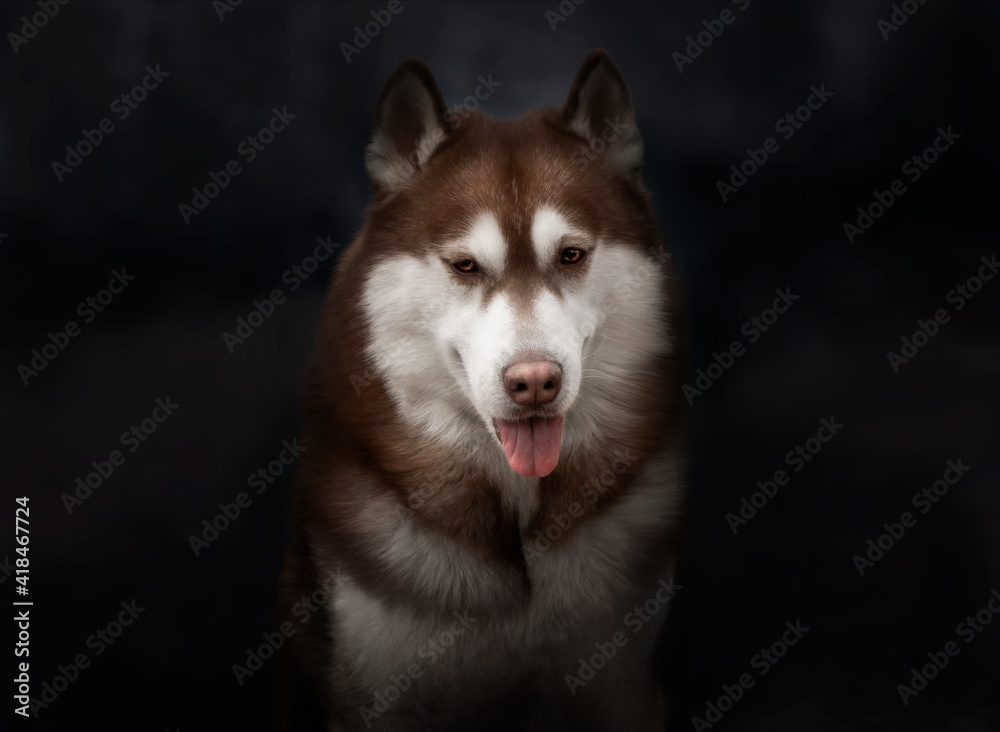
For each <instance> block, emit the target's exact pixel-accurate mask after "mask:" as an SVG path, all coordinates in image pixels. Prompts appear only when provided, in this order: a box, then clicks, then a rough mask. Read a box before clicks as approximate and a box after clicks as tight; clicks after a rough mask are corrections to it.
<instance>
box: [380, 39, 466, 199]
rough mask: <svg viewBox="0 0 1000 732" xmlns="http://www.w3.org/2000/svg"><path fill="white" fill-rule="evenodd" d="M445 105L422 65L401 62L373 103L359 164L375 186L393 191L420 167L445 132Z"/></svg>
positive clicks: (420, 63) (439, 91)
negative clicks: (370, 133)
mask: <svg viewBox="0 0 1000 732" xmlns="http://www.w3.org/2000/svg"><path fill="white" fill-rule="evenodd" d="M446 113H447V107H446V106H445V103H444V97H443V96H442V95H441V89H439V88H438V85H437V81H435V79H434V75H433V74H432V73H431V70H430V69H429V68H427V64H425V63H424V62H423V61H421V60H420V59H419V58H416V57H413V58H409V59H407V60H406V61H403V62H402V63H401V64H399V66H397V67H396V70H395V71H393V72H392V76H390V77H389V80H388V81H387V82H386V83H385V87H383V89H382V94H381V96H380V97H379V99H378V102H377V103H376V105H375V119H374V120H373V123H372V124H373V127H374V134H373V136H372V141H371V143H370V144H369V145H368V149H367V151H366V152H365V167H366V168H367V169H368V174H369V175H370V176H371V177H372V182H373V183H374V184H375V188H376V190H388V191H394V190H397V189H399V188H401V187H402V186H404V185H405V184H406V183H407V181H409V179H410V178H411V177H412V176H413V175H415V174H416V173H417V172H419V171H420V170H421V168H422V167H423V166H424V165H425V164H426V163H427V160H428V159H429V158H430V156H431V154H432V153H433V152H434V150H435V149H437V147H438V145H440V144H441V143H442V142H443V141H444V139H445V137H446V135H447V133H446V130H447V129H448V128H447V126H446V125H445V114H446Z"/></svg>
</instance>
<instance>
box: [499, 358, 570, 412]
mask: <svg viewBox="0 0 1000 732" xmlns="http://www.w3.org/2000/svg"><path fill="white" fill-rule="evenodd" d="M503 385H504V388H505V389H506V390H507V393H508V394H509V395H510V398H511V399H513V400H514V401H515V402H516V403H517V404H520V405H521V406H522V407H541V406H543V405H545V404H551V403H552V402H554V401H555V398H556V397H557V396H559V389H560V387H561V386H562V367H561V366H560V365H559V364H557V363H555V362H554V361H522V362H520V363H513V364H511V365H510V366H508V367H507V368H506V369H504V372H503Z"/></svg>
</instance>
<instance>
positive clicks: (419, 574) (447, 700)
mask: <svg viewBox="0 0 1000 732" xmlns="http://www.w3.org/2000/svg"><path fill="white" fill-rule="evenodd" d="M642 159H643V146H642V140H641V137H640V136H639V133H638V131H637V129H636V123H635V113H634V110H633V107H632V103H631V99H630V95H629V91H628V89H627V87H626V84H625V81H624V79H623V78H622V75H621V73H620V72H619V70H618V69H617V67H616V66H615V65H614V64H613V63H612V61H611V58H610V57H609V56H608V54H607V53H606V52H605V51H604V50H602V49H596V50H594V51H592V52H591V53H590V54H589V55H588V56H587V57H586V59H585V60H584V62H583V64H582V66H581V67H580V69H579V71H578V72H577V74H576V77H575V79H574V81H573V82H572V85H571V87H570V89H569V94H568V97H567V98H566V101H565V103H564V104H563V106H562V108H561V109H545V110H535V111H530V112H528V113H526V114H525V115H523V116H521V117H518V118H515V119H510V120H494V119H492V118H490V117H488V116H486V115H485V114H483V113H482V112H479V111H478V110H477V111H475V112H471V113H468V112H463V113H462V114H461V115H457V114H456V113H454V112H449V111H448V109H447V107H446V106H445V102H444V99H443V97H442V94H441V91H440V90H439V88H438V85H437V83H436V81H435V79H434V77H433V75H432V74H431V71H430V70H429V69H428V67H427V66H426V65H425V64H424V63H423V62H421V61H420V60H419V59H416V58H411V59H408V60H406V61H404V62H403V63H401V64H400V65H399V66H398V67H397V68H396V69H395V71H394V72H393V74H392V75H391V76H390V78H389V79H388V81H387V82H386V85H385V87H384V89H383V91H382V93H381V96H380V97H379V99H378V102H377V104H376V110H375V116H374V133H373V137H372V140H371V143H370V145H369V146H368V148H367V152H366V167H367V170H368V173H369V175H370V177H371V182H372V192H373V193H372V201H371V204H370V207H369V209H368V211H367V214H366V220H365V224H364V226H363V228H362V229H361V231H360V234H359V235H358V237H357V238H356V239H355V240H354V242H353V243H352V244H351V245H350V246H349V247H348V248H347V249H346V250H345V251H344V253H343V254H342V256H341V259H340V261H339V262H338V264H337V268H336V271H335V273H334V276H333V279H332V281H331V285H330V288H329V291H328V295H327V298H326V300H325V302H324V305H323V315H322V325H321V327H320V333H319V336H318V339H317V345H316V350H315V355H314V357H313V359H312V361H311V362H310V365H309V367H308V371H307V377H306V387H305V391H304V394H303V398H302V407H303V411H304V413H305V428H304V432H303V436H302V444H303V445H304V447H305V450H304V453H303V456H302V458H301V463H300V466H299V469H298V471H297V474H296V476H295V479H294V482H293V487H292V495H293V506H292V540H291V546H290V549H289V551H288V554H287V557H286V560H285V565H284V568H283V570H282V575H281V580H280V590H279V598H280V599H279V613H280V615H281V618H282V620H283V625H282V627H283V628H285V627H286V626H285V625H284V623H287V624H288V626H287V628H288V629H289V631H290V632H289V633H284V631H283V633H284V634H285V635H286V636H288V642H287V644H286V648H285V649H284V652H285V653H286V654H287V661H288V669H289V671H288V673H287V676H286V685H287V689H288V695H287V707H288V717H287V725H288V727H289V728H291V729H327V730H368V729H378V730H467V729H476V730H521V729H524V730H531V729H566V730H586V729H594V730H654V729H663V728H664V725H665V703H664V695H663V693H662V691H661V689H660V684H659V683H658V681H657V676H656V673H655V670H654V644H655V642H656V639H657V636H658V635H659V633H660V631H661V629H662V627H663V625H664V621H665V618H666V614H667V613H666V603H667V602H668V601H669V600H670V598H671V597H672V596H673V594H674V593H675V591H676V590H677V589H679V587H678V586H677V585H676V583H674V581H673V578H672V573H673V571H674V565H675V563H676V555H677V549H678V542H679V539H680V532H681V526H682V513H683V492H684V491H683V473H684V463H685V452H684V446H683V439H682V407H681V400H680V396H681V383H682V380H683V378H684V376H685V373H686V369H687V358H688V357H687V348H686V345H685V338H684V332H683V323H682V308H681V293H680V288H679V284H678V281H677V278H676V277H675V275H674V267H673V263H672V261H671V257H670V255H669V253H668V252H667V250H666V249H665V248H664V245H663V242H662V237H661V234H660V232H659V226H658V223H657V220H656V216H655V214H654V212H653V209H652V206H651V202H650V195H649V193H648V192H647V190H646V188H645V186H644V184H643V181H642V177H641V167H642Z"/></svg>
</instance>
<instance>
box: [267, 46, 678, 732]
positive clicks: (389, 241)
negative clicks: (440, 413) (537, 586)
mask: <svg viewBox="0 0 1000 732" xmlns="http://www.w3.org/2000/svg"><path fill="white" fill-rule="evenodd" d="M600 60H601V59H600V58H588V61H586V62H585V63H584V67H583V68H581V71H580V75H581V76H583V78H584V80H585V78H586V75H585V72H586V73H587V74H589V73H590V72H591V71H593V68H594V67H595V66H596V65H597V64H598V63H599V62H600ZM421 66H422V65H421ZM613 68H614V67H613V66H612V67H611V69H613ZM588 69H589V70H588ZM397 73H399V72H397ZM422 73H423V72H420V73H419V74H418V76H419V77H420V78H421V79H423V83H425V84H428V83H430V84H433V78H432V77H431V78H430V80H429V82H428V80H427V79H426V78H425V77H424V76H423V75H422ZM613 73H615V74H617V71H614V72H613ZM390 83H391V82H390ZM581 84H582V81H581V77H580V76H578V79H577V82H576V83H575V84H574V87H573V88H572V90H571V92H570V97H569V99H568V101H567V104H566V106H565V107H564V108H563V109H562V110H552V109H550V110H545V111H541V112H532V113H529V114H527V115H526V116H524V117H521V118H518V119H514V120H504V121H495V120H492V119H490V118H488V117H486V116H485V115H483V114H479V113H476V114H473V115H471V116H469V117H468V118H466V119H463V120H462V122H461V124H460V125H459V126H458V128H457V129H456V130H453V131H451V132H450V134H448V136H447V138H446V140H445V141H444V142H443V143H442V144H441V145H440V146H439V147H438V148H437V149H436V150H435V151H434V153H433V155H432V157H431V158H430V160H429V161H427V163H426V165H425V166H424V167H423V169H422V170H420V171H419V176H420V180H419V183H418V184H416V185H411V186H407V187H405V188H404V189H402V190H399V191H386V190H378V189H377V188H376V190H375V192H374V199H373V202H372V204H371V206H370V208H369V210H368V212H367V214H366V220H365V225H364V228H363V230H362V232H361V234H360V235H359V236H358V238H357V240H356V241H355V242H354V243H353V244H352V245H351V246H350V248H349V249H348V250H347V251H346V252H345V254H344V255H343V257H342V259H341V261H340V263H339V265H338V267H337V271H336V275H335V277H334V279H333V282H332V284H331V286H330V289H329V293H328V296H327V298H326V301H325V304H324V308H323V317H322V327H321V330H320V334H319V338H318V342H317V346H316V351H315V355H314V357H313V360H312V362H311V364H310V366H309V369H308V372H307V385H306V390H305V393H304V395H303V399H302V407H303V410H304V412H305V417H306V428H305V432H304V434H303V437H302V444H303V445H304V446H305V448H306V450H305V452H304V454H303V456H302V458H301V464H300V467H299V470H298V474H297V476H296V478H295V483H294V488H293V496H294V498H293V528H294V538H293V544H292V546H291V548H290V550H289V553H288V558H287V560H286V565H285V569H284V571H283V573H282V578H281V605H280V612H281V614H282V617H284V618H289V619H290V616H289V611H290V607H291V605H292V604H293V603H294V602H295V601H296V600H297V599H299V598H301V597H302V596H304V595H308V594H309V593H310V592H312V591H313V590H314V589H315V588H316V587H317V586H318V583H319V579H318V578H321V577H323V576H324V575H326V573H327V572H329V571H331V570H333V569H334V568H335V567H336V566H337V564H338V563H340V565H341V566H342V567H343V568H344V571H345V572H346V573H348V574H349V575H350V576H351V577H352V578H353V579H354V580H355V581H357V582H358V583H359V584H360V585H361V586H362V587H364V589H365V590H367V591H368V592H369V593H371V594H372V595H373V596H375V597H378V598H380V599H381V600H383V601H384V602H385V603H387V604H389V605H396V604H399V603H405V605H406V606H407V607H409V608H411V609H413V610H414V611H415V612H419V613H428V614H442V615H447V614H448V613H450V612H451V611H452V610H458V609H464V610H470V611H471V612H473V613H475V612H483V613H485V614H489V615H491V616H496V615H498V614H503V613H517V612H519V611H521V610H522V609H523V608H524V607H525V605H526V603H527V602H528V600H529V598H530V595H531V592H532V588H531V582H530V580H529V577H528V574H527V569H526V565H525V558H524V554H523V552H522V549H523V537H522V535H521V532H520V531H519V528H518V517H517V516H516V515H515V514H514V513H512V512H511V510H510V509H509V508H507V507H505V504H504V503H503V501H502V499H501V493H500V490H499V488H498V487H497V486H495V485H493V484H492V483H491V481H490V480H489V477H488V476H487V475H486V474H484V473H483V472H482V470H481V469H480V468H478V467H477V466H476V464H475V463H474V462H473V461H472V460H471V459H470V458H469V457H467V456H463V455H456V454H450V453H449V452H448V451H446V450H445V448H443V447H441V446H438V445H434V444H429V443H428V441H427V440H426V438H425V437H423V436H421V435H419V434H416V433H415V432H414V431H413V430H411V429H410V428H409V427H407V426H406V425H405V424H404V423H402V422H401V421H400V420H399V419H398V417H397V416H396V414H395V412H394V409H393V406H392V404H391V402H390V399H389V397H388V395H387V393H386V390H385V388H384V386H383V384H382V383H381V381H380V380H379V379H377V378H371V377H372V373H371V371H370V365H369V364H368V363H367V362H366V361H365V357H364V353H365V347H366V345H367V338H368V336H367V330H366V322H365V318H364V314H363V312H362V311H361V306H360V304H359V303H360V302H361V300H362V297H361V295H362V292H361V288H362V285H363V282H364V278H365V276H366V274H367V272H368V271H370V269H371V267H372V266H373V265H374V264H375V263H377V262H379V261H381V260H382V259H383V258H385V257H386V256H388V255H391V254H394V253H399V252H407V251H413V252H416V251H425V250H426V249H427V248H428V247H429V246H433V245H434V243H435V242H441V241H447V240H449V239H453V238H455V237H457V236H458V235H459V234H460V233H461V232H462V231H463V230H464V229H465V228H466V227H467V226H468V225H469V223H470V221H471V218H472V217H473V216H474V215H475V214H476V213H477V212H479V211H482V210H484V209H485V210H490V211H493V212H496V213H497V214H498V220H499V221H500V225H501V230H502V232H503V235H504V237H505V239H506V241H507V242H508V243H509V246H510V247H511V251H512V256H509V257H508V263H509V265H508V272H506V273H505V274H504V277H503V278H502V279H501V282H502V283H503V284H501V285H498V287H500V288H504V289H505V290H506V292H507V293H508V294H509V295H510V296H511V298H512V299H513V300H514V301H515V302H517V301H518V298H521V299H522V300H524V299H526V298H527V297H528V293H530V292H531V290H532V289H533V288H536V287H538V286H539V285H540V284H541V285H543V286H549V287H553V288H554V289H555V291H556V292H557V293H558V285H557V284H555V285H554V284H552V283H546V281H545V280H543V278H542V275H541V273H540V272H539V271H538V267H537V264H536V263H535V258H534V254H533V252H532V243H531V237H530V226H531V216H530V213H531V212H532V211H533V210H535V209H536V208H537V207H538V206H539V205H541V204H543V203H544V204H547V205H552V206H554V207H555V208H557V209H558V210H560V211H561V212H565V213H566V214H567V215H568V216H570V217H572V218H573V219H574V223H575V224H577V225H578V226H580V227H581V228H583V229H585V230H587V231H588V232H590V233H593V234H594V235H595V236H596V237H599V238H603V239H614V240H616V241H618V242H624V243H627V244H628V245H630V246H633V247H635V249H636V250H638V251H646V250H649V249H650V248H652V250H653V251H657V252H658V251H661V249H662V244H661V239H660V235H659V233H658V225H657V222H656V220H655V216H654V214H653V212H652V208H651V206H650V202H649V196H648V194H647V192H646V191H645V189H644V188H643V187H642V185H641V182H639V181H638V176H637V175H636V176H632V175H628V174H622V172H621V171H619V170H616V169H614V168H613V167H611V166H610V164H609V163H607V162H605V161H604V160H603V159H602V158H601V157H598V158H597V159H596V160H595V161H594V162H593V163H592V164H590V165H588V166H586V167H583V168H582V169H581V168H580V167H578V166H574V165H572V164H571V163H570V162H569V161H570V160H571V158H572V157H573V155H574V153H576V152H577V151H579V150H580V148H581V146H584V145H586V144H587V141H586V140H584V139H583V138H582V137H580V136H579V135H578V134H576V133H574V132H573V131H571V130H569V129H568V128H567V120H568V119H569V117H570V116H571V115H572V114H573V112H574V110H575V105H576V104H577V103H578V101H579V92H580V86H581ZM388 86H389V85H388V84H387V89H388ZM435 91H436V85H434V88H433V90H432V96H435V108H436V109H437V112H438V114H440V115H443V114H444V109H445V107H444V103H443V101H441V102H440V104H438V103H437V100H439V99H440V92H437V93H436V95H435V94H434V93H433V92H435ZM384 97H385V94H383V98H384ZM606 106H607V108H608V111H607V114H613V111H614V110H613V107H614V106H615V105H614V104H613V103H611V102H608V103H607V105H606ZM597 108H601V105H600V104H598V105H597ZM380 110H381V105H380ZM379 123H380V119H379V118H378V116H376V125H378V124H379ZM595 124H596V121H595ZM445 129H447V125H446V126H445ZM399 135H401V138H400V139H401V140H402V139H405V138H406V137H407V136H409V137H410V138H411V139H415V134H414V131H413V130H401V131H399ZM399 144H401V145H402V144H405V143H403V142H401V141H400V142H399ZM447 255H448V252H442V256H447ZM585 266H588V265H587V263H586V262H584V263H583V264H581V267H585ZM664 267H665V270H666V272H667V274H668V278H667V280H666V282H667V287H668V292H667V297H666V299H665V302H666V303H667V307H668V310H667V312H665V313H663V320H664V322H665V323H667V327H668V328H669V331H670V334H671V341H672V343H673V344H674V346H675V348H676V349H677V350H675V351H673V352H672V353H671V354H670V355H669V356H667V355H664V356H662V357H660V358H657V359H656V360H655V361H651V362H650V363H648V364H647V366H646V368H645V369H644V370H642V371H641V372H640V373H637V374H636V375H635V385H634V386H635V390H634V393H635V395H636V396H635V399H634V401H633V403H631V404H625V405H622V408H623V409H625V410H633V411H634V413H635V414H636V416H637V419H636V420H635V421H634V422H633V424H632V427H631V428H630V429H629V430H628V431H627V432H626V433H625V434H617V435H613V436H610V435H609V436H608V438H607V439H606V440H605V441H604V442H603V443H598V442H594V443H593V444H591V445H589V446H588V448H587V449H586V450H576V451H568V450H567V451H565V452H564V453H563V454H562V455H560V459H559V464H558V466H557V467H556V469H555V471H554V472H553V473H551V474H550V475H548V476H546V477H543V478H541V479H540V486H539V494H540V497H541V498H540V504H539V506H538V510H537V512H536V515H535V516H534V518H533V520H532V521H531V524H530V526H529V527H528V530H527V531H526V532H525V533H526V534H527V535H528V536H532V535H534V532H535V531H536V530H540V529H543V528H544V526H545V525H546V522H547V520H548V518H547V517H549V516H550V515H552V514H553V513H561V512H566V511H567V510H568V508H569V506H570V504H571V503H573V502H575V501H576V502H578V501H580V486H581V484H582V483H584V482H586V481H587V480H590V479H592V478H593V476H594V475H596V474H599V473H600V472H601V471H602V470H605V469H606V468H607V467H608V466H609V465H610V464H611V463H612V462H613V461H614V460H615V457H614V451H615V450H616V449H620V448H622V447H628V448H629V449H630V450H631V451H632V453H634V454H636V455H638V456H639V459H638V460H636V461H635V462H634V463H633V464H632V465H631V466H630V467H629V468H628V470H627V471H626V472H625V473H624V474H622V475H620V476H618V478H617V480H616V482H615V483H614V484H613V485H612V486H611V487H610V488H609V490H608V491H607V492H606V493H604V494H603V495H602V497H601V499H600V500H599V501H598V502H597V503H595V504H594V505H593V506H589V507H588V508H587V512H586V514H585V515H584V517H583V518H582V519H580V520H578V521H577V522H575V523H574V524H573V525H572V526H571V527H570V528H569V529H568V530H567V532H566V533H565V534H564V536H563V537H562V539H560V541H565V539H566V537H568V536H571V535H572V533H573V532H574V531H576V530H578V529H579V528H580V527H581V526H583V525H585V524H586V523H588V522H591V521H599V520H600V518H601V516H602V515H603V514H604V512H605V511H607V509H608V508H609V507H611V506H612V505H614V504H615V503H616V502H617V501H618V500H620V498H621V497H622V496H623V495H625V494H626V493H627V491H628V490H629V486H630V484H631V483H632V481H633V480H634V479H635V477H636V476H637V475H638V473H639V472H640V471H641V470H642V468H643V467H644V465H645V464H646V461H647V460H648V459H649V458H650V456H652V455H653V454H654V453H655V452H656V451H657V450H658V449H659V448H660V447H661V446H662V444H663V441H664V436H665V435H676V434H678V433H679V431H680V426H681V413H680V405H679V398H678V396H679V394H680V386H681V380H682V378H683V374H684V373H685V370H686V366H687V365H686V351H685V350H684V338H683V332H682V323H681V315H680V312H681V311H680V293H679V290H678V287H677V284H676V279H675V278H674V276H673V272H672V267H671V264H670V262H669V260H667V261H666V263H665V264H664ZM352 377H353V379H352ZM356 387H357V388H356ZM359 388H360V394H359V393H358V389H359ZM441 466H445V468H444V469H442V467H441ZM427 486H431V488H430V489H428V488H427ZM421 488H424V491H423V493H422V494H420V495H421V496H422V498H420V499H415V498H414V496H415V495H416V494H417V492H418V491H419V490H420V489H421ZM374 493H387V494H391V495H393V496H395V498H396V500H397V501H398V502H399V504H400V505H401V506H405V507H407V510H411V511H412V518H413V519H414V520H416V521H418V522H420V523H421V524H422V525H424V526H426V527H428V528H430V529H431V530H433V531H436V532H439V533H440V534H442V535H444V536H447V537H450V538H451V539H452V540H453V541H455V542H459V543H461V544H462V545H464V546H465V547H467V548H468V549H469V550H470V551H472V552H475V554H476V555H478V556H479V557H480V558H481V561H482V562H483V563H485V564H488V565H490V566H493V567H494V568H496V569H497V570H498V571H499V572H501V573H502V576H503V577H506V578H507V579H506V584H505V592H504V593H503V594H502V595H501V596H499V597H498V599H497V601H495V602H494V603H493V604H491V606H490V607H488V608H474V607H472V608H470V607H469V606H468V605H467V604H463V605H462V606H461V607H459V603H457V602H456V604H455V606H454V607H442V606H441V604H440V603H439V602H438V601H436V600H435V599H434V598H431V597H428V596H426V595H425V594H424V593H422V592H421V588H420V587H417V586H414V585H413V583H412V582H411V581H410V579H409V578H407V577H403V576H399V575H398V574H397V573H396V572H395V571H394V568H393V567H391V566H387V565H385V564H383V563H382V562H380V561H379V560H378V559H376V558H375V557H374V555H373V552H372V551H371V547H370V545H369V538H368V534H367V532H366V527H365V526H363V525H360V523H359V521H358V520H357V517H358V516H359V515H360V508H361V507H362V506H363V505H364V504H365V502H366V501H368V500H369V499H370V496H371V495H373V494H374ZM677 537H678V533H677V531H676V530H675V527H664V531H663V532H661V533H660V534H659V535H656V536H650V537H648V540H647V543H646V546H645V550H644V551H643V552H642V556H639V557H636V561H635V563H634V564H633V565H632V571H633V572H634V575H635V576H634V577H632V578H629V579H630V580H631V581H633V582H635V583H637V584H643V583H648V582H649V581H650V580H651V579H652V578H653V577H655V576H656V573H657V572H658V571H659V570H660V568H661V567H662V565H663V559H662V558H663V557H664V556H666V555H670V554H672V553H673V551H674V549H675V544H676V542H677ZM329 644H330V637H329V628H328V627H327V621H326V620H325V618H324V617H322V614H317V615H315V616H314V617H313V620H312V621H311V622H310V623H308V624H307V627H305V628H303V629H302V630H300V631H299V632H297V633H296V634H295V635H294V636H293V637H292V638H290V639H289V653H290V654H291V655H292V656H293V658H294V660H295V664H296V667H297V668H298V669H300V672H299V673H300V674H301V675H300V676H298V677H295V678H292V679H291V680H290V683H291V684H292V685H297V690H298V691H299V692H300V693H302V692H306V693H307V695H309V696H311V697H312V699H311V701H312V703H314V704H319V705H326V704H331V703H333V704H344V706H345V708H347V709H349V708H350V706H351V703H353V702H351V703H345V698H342V699H340V700H337V699H333V698H331V696H330V693H329V692H330V689H331V688H333V687H332V686H331V685H330V684H329V683H328V681H327V680H328V679H329V677H330V674H331V672H332V671H333V669H331V668H330V662H329V658H330V652H329ZM308 701H309V700H305V699H300V700H299V701H297V702H295V704H297V705H299V711H300V712H301V711H304V709H305V705H306V704H307V703H308ZM365 701H366V700H365ZM351 711H352V713H353V710H351ZM355 716H356V713H355ZM297 725H299V722H297V721H296V722H294V723H293V725H292V726H293V728H305V723H302V726H301V727H299V726H297Z"/></svg>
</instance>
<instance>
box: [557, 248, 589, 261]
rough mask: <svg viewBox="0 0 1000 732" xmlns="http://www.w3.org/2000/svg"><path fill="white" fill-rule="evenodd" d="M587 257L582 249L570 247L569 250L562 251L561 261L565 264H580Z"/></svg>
mask: <svg viewBox="0 0 1000 732" xmlns="http://www.w3.org/2000/svg"><path fill="white" fill-rule="evenodd" d="M585 256H587V253H586V252H585V251H583V250H582V249H576V248H573V247H570V248H569V249H563V250H562V254H561V255H560V257H559V261H560V262H561V263H563V264H579V263H580V262H582V261H583V258H584V257H585Z"/></svg>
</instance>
